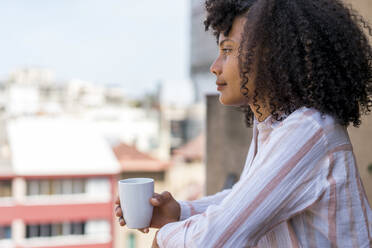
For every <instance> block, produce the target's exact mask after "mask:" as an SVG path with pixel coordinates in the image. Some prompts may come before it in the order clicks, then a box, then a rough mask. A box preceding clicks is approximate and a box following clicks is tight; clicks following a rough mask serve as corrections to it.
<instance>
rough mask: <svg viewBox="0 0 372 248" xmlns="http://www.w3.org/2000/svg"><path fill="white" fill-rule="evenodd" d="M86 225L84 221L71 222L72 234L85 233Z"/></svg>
mask: <svg viewBox="0 0 372 248" xmlns="http://www.w3.org/2000/svg"><path fill="white" fill-rule="evenodd" d="M84 227H85V223H84V222H75V223H71V234H74V235H81V234H84V233H85V232H84V229H85V228H84Z"/></svg>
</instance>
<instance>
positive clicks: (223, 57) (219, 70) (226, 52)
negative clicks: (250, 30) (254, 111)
mask: <svg viewBox="0 0 372 248" xmlns="http://www.w3.org/2000/svg"><path fill="white" fill-rule="evenodd" d="M245 20H246V19H245V17H236V18H235V20H234V22H233V25H232V28H231V31H230V33H229V35H228V36H224V35H223V34H222V33H221V34H220V36H219V55H218V57H217V58H216V60H215V61H214V62H213V64H212V65H211V67H210V71H211V72H212V73H213V74H215V75H216V77H217V81H216V85H217V90H218V91H219V92H220V98H219V100H220V102H221V103H222V104H224V105H231V106H241V105H246V104H251V101H252V97H253V92H254V83H253V82H254V80H253V79H254V73H250V75H249V82H248V83H247V85H246V87H247V88H248V91H249V92H248V98H247V97H245V96H244V95H243V94H242V93H241V90H240V87H241V83H242V79H241V77H240V72H239V60H238V56H239V51H238V50H239V46H240V43H241V37H242V33H243V30H244V24H245Z"/></svg>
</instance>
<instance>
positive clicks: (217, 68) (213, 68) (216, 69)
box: [209, 58, 222, 76]
mask: <svg viewBox="0 0 372 248" xmlns="http://www.w3.org/2000/svg"><path fill="white" fill-rule="evenodd" d="M209 71H210V72H211V73H213V74H214V75H216V76H219V75H220V74H221V73H222V67H221V64H220V61H219V59H218V58H217V59H216V60H215V61H214V62H213V64H212V65H211V67H210V68H209Z"/></svg>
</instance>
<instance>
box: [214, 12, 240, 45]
mask: <svg viewBox="0 0 372 248" xmlns="http://www.w3.org/2000/svg"><path fill="white" fill-rule="evenodd" d="M245 22H246V17H244V16H238V17H235V19H234V21H233V24H232V27H231V30H230V32H229V34H228V36H225V35H224V34H223V33H220V35H219V37H218V40H219V42H221V41H223V40H225V39H230V40H232V41H234V42H236V43H240V41H241V36H242V33H243V30H244V25H245Z"/></svg>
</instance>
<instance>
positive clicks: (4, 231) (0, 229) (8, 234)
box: [0, 226, 12, 240]
mask: <svg viewBox="0 0 372 248" xmlns="http://www.w3.org/2000/svg"><path fill="white" fill-rule="evenodd" d="M11 238H12V230H11V228H10V226H0V240H2V239H11Z"/></svg>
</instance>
